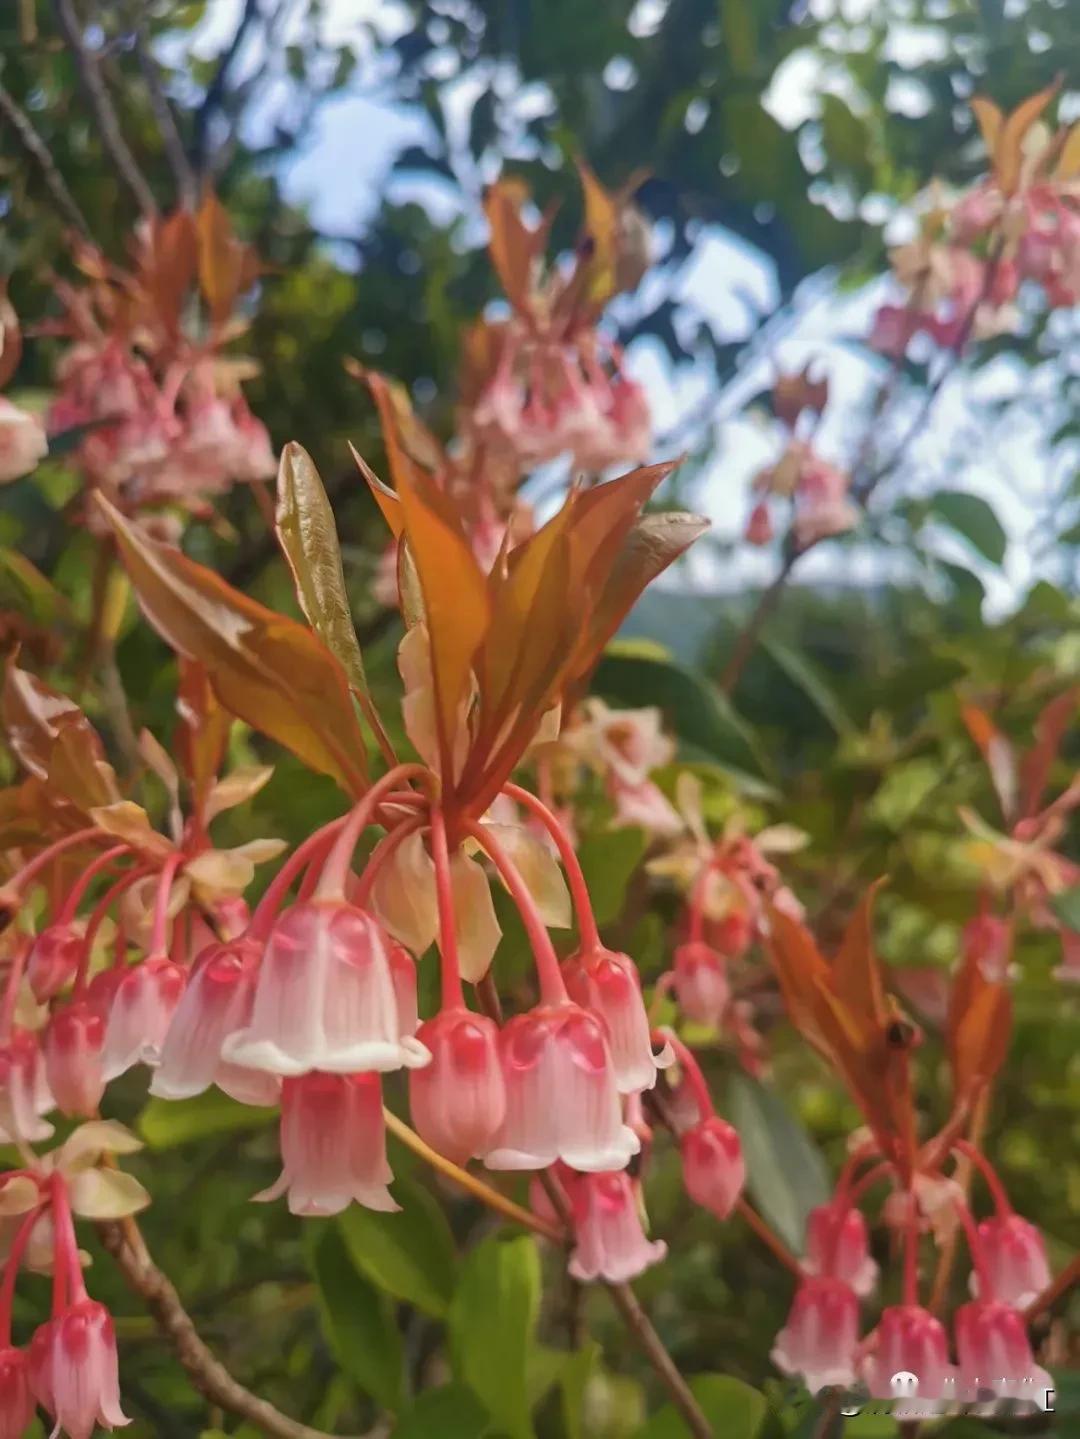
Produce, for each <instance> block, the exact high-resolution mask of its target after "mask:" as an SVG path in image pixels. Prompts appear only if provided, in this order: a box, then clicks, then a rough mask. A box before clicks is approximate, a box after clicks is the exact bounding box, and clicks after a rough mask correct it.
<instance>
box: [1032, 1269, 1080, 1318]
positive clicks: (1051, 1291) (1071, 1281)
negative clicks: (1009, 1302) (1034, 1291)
mask: <svg viewBox="0 0 1080 1439" xmlns="http://www.w3.org/2000/svg"><path fill="white" fill-rule="evenodd" d="M1078 1284H1080V1254H1078V1255H1076V1257H1075V1258H1074V1259H1073V1261H1072V1263H1071V1264H1066V1266H1065V1268H1064V1269H1063V1270H1062V1271H1061V1273H1060V1274H1059V1275H1058V1277H1057V1278H1056V1279H1055V1280H1054V1282H1053V1283H1052V1284H1048V1285H1047V1287H1046V1288H1045V1289H1044V1290H1043V1292H1042V1293H1041V1294H1039V1295H1037V1296H1036V1297H1035V1298H1034V1299H1033V1300H1032V1301H1031V1303H1030V1304H1029V1305H1028V1307H1027V1308H1026V1309H1025V1310H1024V1318H1025V1319H1026V1320H1027V1322H1028V1323H1029V1324H1030V1323H1031V1321H1032V1320H1033V1319H1037V1318H1038V1317H1039V1315H1040V1314H1042V1313H1044V1311H1045V1310H1047V1309H1052V1308H1053V1307H1054V1305H1055V1304H1056V1303H1057V1302H1058V1300H1059V1299H1064V1297H1065V1295H1066V1294H1068V1293H1069V1291H1070V1290H1072V1289H1075V1288H1076V1286H1077V1285H1078Z"/></svg>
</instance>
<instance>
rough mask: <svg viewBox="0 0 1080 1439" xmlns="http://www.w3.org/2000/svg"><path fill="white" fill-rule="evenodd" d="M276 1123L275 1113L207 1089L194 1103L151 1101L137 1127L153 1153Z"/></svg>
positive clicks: (186, 1101) (215, 1090) (181, 1100)
mask: <svg viewBox="0 0 1080 1439" xmlns="http://www.w3.org/2000/svg"><path fill="white" fill-rule="evenodd" d="M276 1119H277V1110H276V1109H262V1108H254V1107H253V1106H251V1105H249V1104H238V1103H237V1102H236V1100H235V1099H230V1098H229V1096H228V1095H227V1094H222V1092H221V1090H220V1089H208V1090H206V1092H205V1093H204V1094H197V1095H196V1096H195V1097H194V1099H150V1100H148V1102H147V1104H146V1107H145V1108H144V1109H143V1111H142V1113H141V1114H140V1115H139V1118H138V1120H137V1122H136V1127H137V1128H138V1131H139V1133H140V1135H142V1137H143V1139H145V1141H146V1143H147V1144H148V1145H149V1146H150V1148H151V1149H174V1148H175V1147H176V1146H177V1145H178V1144H190V1143H191V1141H192V1140H194V1139H206V1138H207V1137H208V1136H209V1135H211V1134H231V1133H232V1132H233V1131H238V1130H242V1129H261V1128H262V1127H263V1126H264V1125H266V1124H270V1123H271V1122H272V1121H273V1120H276Z"/></svg>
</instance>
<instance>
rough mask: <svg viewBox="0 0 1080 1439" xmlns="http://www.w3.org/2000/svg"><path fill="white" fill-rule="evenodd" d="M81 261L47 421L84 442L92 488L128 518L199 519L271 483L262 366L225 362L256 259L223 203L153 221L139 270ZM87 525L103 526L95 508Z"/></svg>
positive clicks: (64, 295) (78, 454)
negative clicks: (168, 513) (226, 494)
mask: <svg viewBox="0 0 1080 1439" xmlns="http://www.w3.org/2000/svg"><path fill="white" fill-rule="evenodd" d="M75 261H76V264H77V266H78V268H79V269H80V270H81V271H82V273H83V275H84V277H85V281H84V283H83V284H82V285H73V284H69V283H67V282H59V283H58V284H57V292H58V294H59V295H60V298H61V300H62V301H63V303H64V306H65V309H66V315H65V318H64V319H63V320H62V321H58V322H52V323H50V324H47V325H45V326H43V327H42V329H43V331H44V332H46V333H49V332H51V333H55V334H58V335H60V336H62V337H64V338H65V339H66V340H68V341H69V344H68V347H67V348H66V350H65V351H64V352H63V354H62V355H61V357H60V359H59V362H58V364H57V370H56V382H57V389H56V394H55V396H54V398H53V401H52V404H51V406H50V409H49V413H48V419H47V422H48V428H49V431H50V433H59V432H65V431H71V432H79V433H80V439H79V443H78V445H77V448H76V449H75V451H74V462H75V464H76V465H77V466H78V468H79V469H80V470H81V472H82V474H83V478H84V481H85V484H86V486H87V489H88V490H99V491H101V492H102V493H103V494H105V495H107V496H108V497H109V498H110V499H111V500H112V501H113V502H114V503H116V504H117V505H119V506H120V507H121V508H122V509H123V510H124V511H125V512H126V513H136V512H138V511H141V510H145V509H147V508H148V507H149V508H155V507H158V508H160V507H161V506H163V505H179V506H181V507H184V508H187V509H190V510H195V511H199V510H201V509H204V508H205V506H206V502H207V498H208V497H210V496H213V495H216V494H220V493H221V492H223V491H224V490H226V489H228V488H229V487H230V486H231V485H232V484H234V483H236V482H237V481H253V480H265V479H269V478H272V476H273V474H274V471H275V468H276V461H275V457H274V453H273V451H272V449H271V447H270V441H269V436H268V434H267V432H266V428H265V426H264V425H263V424H262V423H261V421H259V420H258V419H256V418H255V416H254V415H253V414H252V412H251V410H250V409H249V407H248V404H247V401H246V399H245V398H244V394H243V390H242V382H243V381H244V380H246V379H249V378H250V377H251V376H252V375H253V374H255V373H256V367H255V366H254V364H253V363H252V362H251V361H250V360H246V359H244V358H242V357H237V356H233V355H229V354H226V353H224V346H225V345H226V344H227V343H228V342H230V341H231V340H233V339H235V338H237V337H238V336H239V335H240V334H242V333H243V330H244V322H243V320H242V319H241V318H240V316H239V315H238V314H236V313H235V311H236V307H237V303H238V301H239V299H240V297H241V296H243V295H245V294H246V293H248V292H249V291H250V290H251V289H252V286H253V285H254V283H255V281H256V278H257V276H258V272H259V266H258V261H257V259H256V257H255V254H254V251H252V250H251V249H250V247H248V246H246V245H243V244H241V243H240V242H239V241H238V240H237V239H236V238H235V237H234V235H233V232H232V229H231V226H230V223H229V219H228V216H227V215H226V213H225V211H224V210H223V209H222V207H221V205H220V204H219V203H218V201H217V200H216V199H215V197H214V196H213V195H212V194H210V193H208V194H207V195H206V196H205V198H204V199H203V201H202V203H201V205H200V207H199V209H198V210H197V211H196V212H195V213H192V212H190V211H189V210H186V209H182V210H178V211H176V212H175V213H174V214H172V215H170V216H168V217H165V218H162V217H154V218H153V219H150V220H146V221H144V222H143V223H142V224H141V225H140V227H139V229H138V230H137V232H136V235H135V238H134V241H133V245H132V264H131V268H130V269H125V268H123V267H121V266H118V265H114V264H111V263H109V262H108V261H107V260H106V259H105V257H104V256H103V255H101V254H100V253H99V252H98V251H97V250H95V249H93V248H91V247H89V246H86V245H80V246H79V247H78V248H77V249H76V251H75ZM86 516H87V519H88V520H89V521H90V522H91V523H94V522H95V512H94V511H93V509H92V507H88V508H87V511H86Z"/></svg>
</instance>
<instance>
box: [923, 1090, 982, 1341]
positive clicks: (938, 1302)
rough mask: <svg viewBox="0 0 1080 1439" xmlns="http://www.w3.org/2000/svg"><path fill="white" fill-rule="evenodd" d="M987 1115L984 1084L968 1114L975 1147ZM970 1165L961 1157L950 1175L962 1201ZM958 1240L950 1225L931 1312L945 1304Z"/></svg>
mask: <svg viewBox="0 0 1080 1439" xmlns="http://www.w3.org/2000/svg"><path fill="white" fill-rule="evenodd" d="M989 1117H990V1089H989V1087H987V1088H986V1089H984V1090H983V1091H982V1093H981V1094H980V1095H979V1098H978V1100H977V1101H976V1104H975V1109H974V1111H973V1113H972V1116H971V1123H970V1125H969V1126H968V1142H969V1143H970V1144H973V1145H975V1147H976V1148H978V1147H979V1146H980V1145H981V1144H982V1138H983V1134H984V1133H985V1131H986V1124H987V1120H988V1119H989ZM972 1174H973V1171H972V1165H971V1161H970V1159H968V1158H966V1157H965V1156H961V1158H960V1160H959V1162H958V1163H957V1166H956V1173H955V1175H954V1176H953V1177H954V1178H955V1179H956V1181H957V1183H958V1184H959V1185H960V1190H961V1194H962V1196H963V1200H964V1203H965V1204H966V1203H967V1199H968V1194H969V1192H970V1190H971V1180H972ZM959 1242H960V1232H959V1229H958V1228H955V1227H954V1228H953V1229H952V1231H951V1232H950V1233H949V1235H948V1236H947V1237H946V1239H945V1242H944V1244H943V1245H942V1246H941V1256H940V1258H939V1259H938V1266H937V1272H936V1273H935V1275H934V1283H933V1287H932V1288H931V1291H930V1303H929V1309H930V1312H931V1314H937V1313H939V1312H940V1310H941V1308H942V1306H943V1305H944V1303H945V1298H946V1295H947V1294H948V1291H949V1280H950V1279H951V1277H952V1269H953V1264H954V1262H955V1260H956V1251H957V1248H958V1246H959Z"/></svg>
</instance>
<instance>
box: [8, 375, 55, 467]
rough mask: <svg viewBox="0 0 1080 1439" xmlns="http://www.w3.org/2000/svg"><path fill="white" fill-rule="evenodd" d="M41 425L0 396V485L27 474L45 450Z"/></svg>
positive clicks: (38, 420) (47, 447)
mask: <svg viewBox="0 0 1080 1439" xmlns="http://www.w3.org/2000/svg"><path fill="white" fill-rule="evenodd" d="M48 449H49V442H48V440H47V439H46V438H45V426H44V425H43V424H42V423H41V420H40V419H39V418H38V416H37V415H31V414H28V413H27V411H26V410H20V409H19V407H18V405H13V404H12V403H11V401H10V400H7V399H5V398H4V396H3V395H0V485H6V484H8V483H10V481H12V480H17V479H20V478H21V477H22V476H23V475H28V474H29V473H30V471H31V470H32V469H34V468H35V467H36V466H37V464H38V463H39V461H41V460H43V459H44V458H45V456H46V454H47V453H48Z"/></svg>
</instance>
